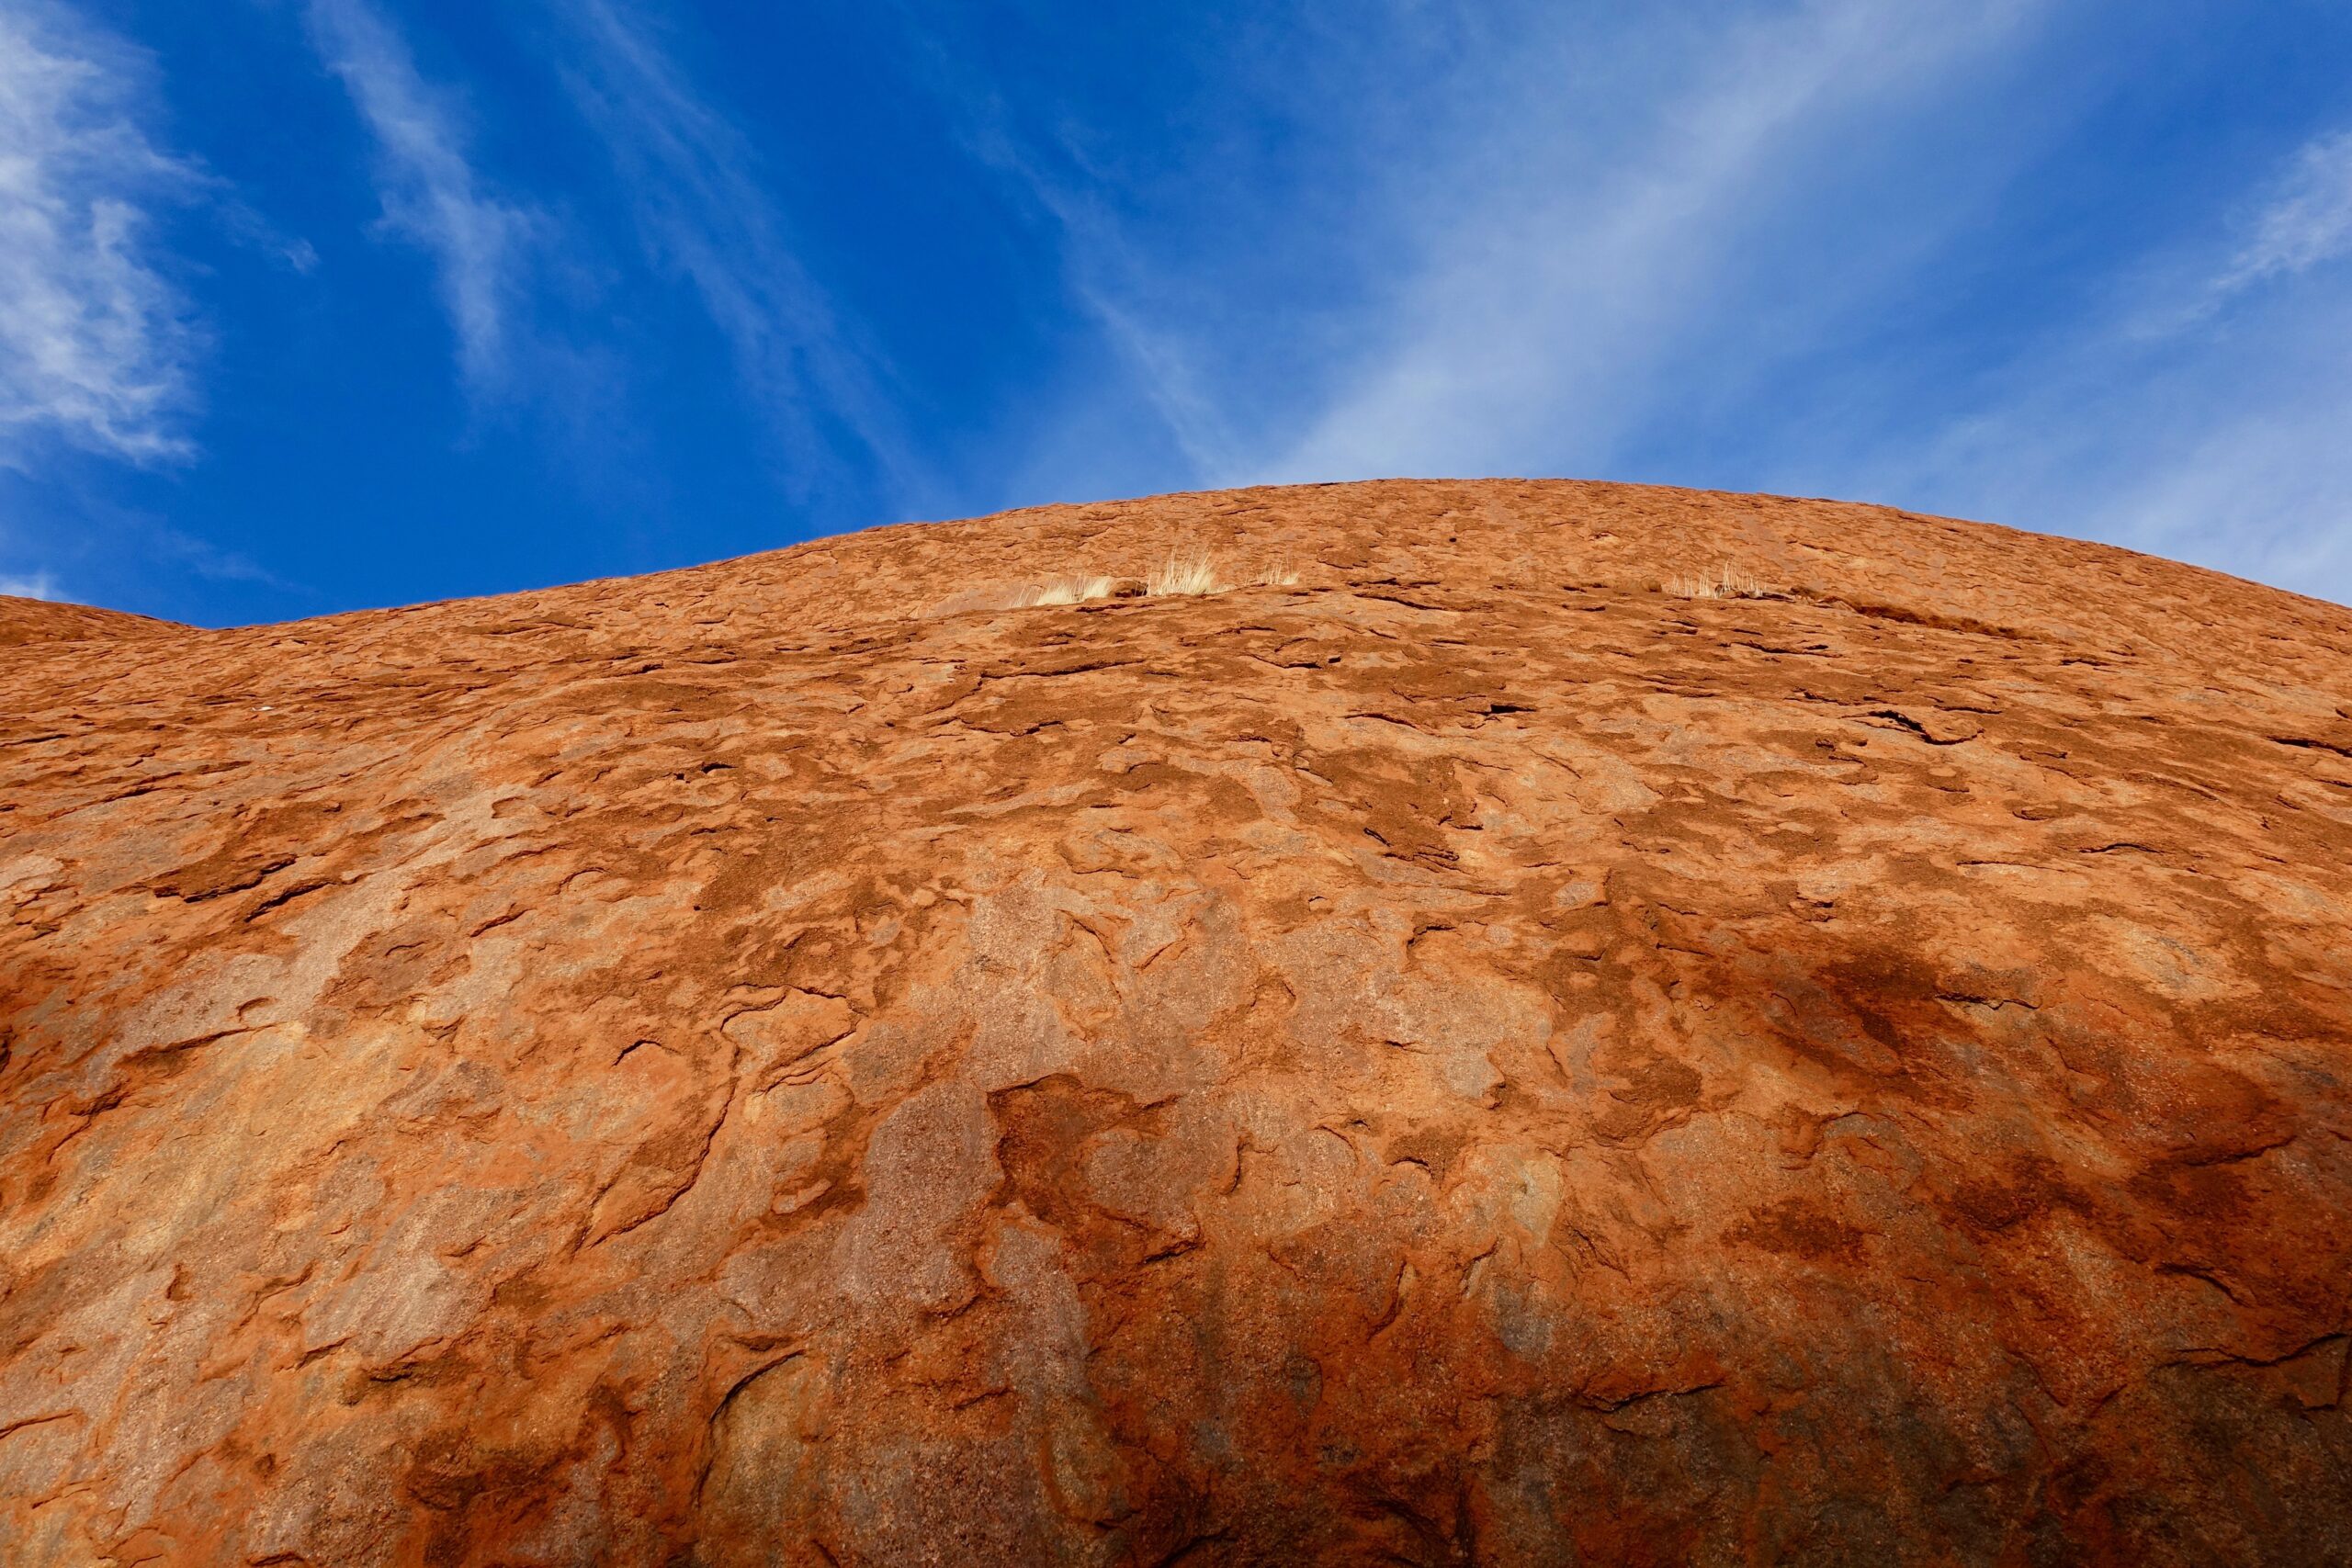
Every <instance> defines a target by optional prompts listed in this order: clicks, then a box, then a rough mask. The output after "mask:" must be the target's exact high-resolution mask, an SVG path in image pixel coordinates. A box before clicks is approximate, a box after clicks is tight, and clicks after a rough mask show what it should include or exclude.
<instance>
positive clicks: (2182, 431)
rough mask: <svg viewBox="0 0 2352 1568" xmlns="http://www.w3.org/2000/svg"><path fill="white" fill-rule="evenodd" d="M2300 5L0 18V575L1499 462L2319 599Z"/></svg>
mask: <svg viewBox="0 0 2352 1568" xmlns="http://www.w3.org/2000/svg"><path fill="white" fill-rule="evenodd" d="M2347 350H2352V6H2347V5H2345V4H2343V3H2341V0H2261V3H2260V4H2247V3H2246V0H1981V3H1963V0H1954V3H1951V4H1938V3H1935V0H1804V3H1799V0H1781V3H1773V4H1726V3H1705V0H1682V3H1676V0H1657V3H1652V4H1645V5H1641V6H1634V5H1629V4H1613V5H1578V4H1575V3H1573V0H1547V3H1541V4H1538V3H1532V0H1524V3H1523V0H1484V3H1477V4H1472V3H1467V0H1464V3H1458V4H1449V3H1446V0H1324V3H1310V0H1295V3H1285V0H1259V3H1257V4H1248V5H1244V4H1227V3H1219V0H1203V3H1195V4H1189V5H1182V6H1177V5H1133V6H1102V5H1099V4H1077V3H1074V0H1072V3H1060V0H997V3H995V4H990V5H988V6H967V5H947V4H922V3H918V0H806V3H775V0H765V3H755V0H704V3H702V4H699V5H694V6H688V5H684V4H682V3H676V0H672V3H668V4H664V3H661V0H505V3H502V4H499V5H495V6H485V5H481V4H479V3H478V0H475V3H465V4H460V3H458V0H440V3H425V0H207V3H206V4H204V5H201V6H192V5H189V4H187V0H0V592H37V593H41V594H47V595H52V596H56V597H63V598H73V599H78V600H82V601H85V602H88V603H96V604H110V605H116V606H119V607H122V608H126V609H133V610H139V611H143V612H146V613H149V614H153V615H167V616H172V617H175V618H179V619H186V620H191V621H196V622H199V623H203V624H207V625H221V624H230V623H239V622H248V621H257V620H271V619H283V618H288V617H292V616H297V615H311V614H318V613H322V612H325V611H331V610H338V609H346V608H353V607H357V606H363V605H374V604H396V603H405V602H412V601H416V600H421V599H429V598H438V597H445V596H448V595H453V594H463V593H484V592H500V591H503V590H508V589H514V588H521V587H529V586H537V585H543V584H548V583H554V582H564V581H576V580H579V579H582V578H585V577H591V576H597V575H604V574H610V573H616V572H633V571H642V570H655V569H659V568H662V567H667V566H675V565H682V564H685V563H689V562H694V561H699V560H707V559H712V558H719V557H724V556H729V555H736V554H741V553H744V552H747V551H751V550H756V549H763V548H768V547H775V546H778V545H782V544H787V543H790V542H793V541H795V540H797V539H801V538H806V537H809V536H814V535H820V534H825V533H832V532H837V531H840V530H842V529H846V528H853V527H859V526H864V525H868V524H873V523H880V522H888V521H895V520H899V519H901V518H908V517H944V516H961V515H968V514H973V513H982V512H988V511H993V510H997V509H1000V508H1003V507H1008V506H1015V505H1023V504H1027V503H1031V502H1045V501H1084V500H1095V499H1102V498H1107V497H1113V496H1123V495H1136V494H1147V493H1151V492H1154V491H1167V490H1179V489H1193V488H1204V487H1212V486H1220V485H1227V484H1238V483H1248V482H1256V481H1262V480H1304V479H1346V478H1360V477H1370V476H1379V475H1392V474H1411V475H1486V474H1540V475H1570V476H1577V477H1589V478H1606V479H1638V480H1649V481H1657V482H1666V483H1676V484H1688V485H1700V486H1708V487H1716V488H1724V489H1734V490H1764V491H1780V492H1783V493H1796V494H1806V495H1831V496H1839V497H1847V498H1853V499H1861V500H1872V501H1883V502H1892V503H1894V504H1899V505H1903V506H1908V507H1912V508H1916V509H1918V510H1921V511H1929V512H1939V513H1952V514H1956V515H1961V516H1972V517H1983V518H1989V519H1993V520H1996V521H2000V522H2007V523H2013V524H2016V525H2021V526H2027V527H2034V528H2041V529H2047V530H2051V531H2054V532H2061V533H2068V534H2075V535H2079V536H2086V537H2095V538H2101V539H2107V540H2111V541H2113V542H2116V543H2119V544H2125V545H2131V546H2133V547H2139V548H2143V549H2150V550H2154V551H2157V552H2159V553H2162V554H2166V555H2171V556H2176V557H2179V558H2186V559H2189V560H2194V561H2198V562H2200V563H2204V564H2208V565H2212V566H2216V567H2220V568H2222V569H2224V570H2230V571H2234V572H2237V573H2240V574H2241V575H2245V576H2249V577H2254V578H2257V579H2260V580H2263V581H2270V582H2275V583H2278V584H2281V585H2283V586H2287V587H2291V588H2295V589H2298V590H2301V591H2302V592H2312V593H2316V594H2319V595H2322V596H2324V597H2329V598H2333V599H2336V600H2338V601H2352V352H2347Z"/></svg>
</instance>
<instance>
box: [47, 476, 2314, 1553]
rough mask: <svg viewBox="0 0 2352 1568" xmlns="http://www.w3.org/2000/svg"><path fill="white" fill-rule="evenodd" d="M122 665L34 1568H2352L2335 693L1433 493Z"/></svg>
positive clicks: (2198, 601)
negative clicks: (1180, 583) (2047, 1566)
mask: <svg viewBox="0 0 2352 1568" xmlns="http://www.w3.org/2000/svg"><path fill="white" fill-rule="evenodd" d="M1196 551H1197V552H1205V553H1207V554H1209V555H1210V556H1212V557H1213V558H1215V559H1216V561H1217V562H1218V563H1220V565H1221V566H1222V568H1223V570H1224V571H1225V573H1226V575H1227V578H1228V579H1232V580H1240V581H1246V580H1248V579H1249V578H1250V577H1252V576H1255V575H1259V574H1261V573H1263V572H1268V571H1275V572H1279V570H1282V569H1287V570H1290V571H1294V572H1295V573H1296V579H1297V580H1296V581H1295V583H1293V584H1290V585H1287V586H1260V587H1244V588H1239V589H1237V590H1235V591H1232V592H1224V593H1219V594H1214V595H1209V596H1204V597H1167V596H1155V597H1146V598H1127V599H1112V600H1106V601H1103V602H1101V603H1097V604H1085V605H1081V606H1046V607H1040V608H1029V609H1011V608H991V607H990V606H992V605H1009V604H1012V603H1013V602H1014V601H1015V600H1016V599H1017V597H1018V596H1019V594H1020V592H1021V591H1022V590H1023V589H1024V588H1034V587H1035V586H1036V585H1037V584H1039V583H1040V582H1042V581H1046V580H1047V579H1053V578H1059V577H1062V576H1065V575H1068V574H1071V573H1098V574H1103V575H1107V576H1112V577H1121V576H1133V577H1144V576H1148V575H1149V573H1150V572H1151V570H1152V569H1153V568H1154V567H1155V566H1156V565H1159V563H1161V562H1163V561H1164V560H1165V559H1166V558H1168V557H1169V556H1170V555H1171V554H1179V555H1182V554H1185V553H1189V552H1196ZM1725 566H1727V567H1728V568H1730V569H1731V570H1732V572H1733V573H1734V574H1735V575H1745V576H1746V577H1748V578H1752V579H1753V580H1754V581H1756V582H1757V583H1758V584H1759V585H1760V586H1761V588H1762V589H1764V590H1768V591H1771V592H1776V593H1778V594H1780V595H1781V596H1779V597H1773V598H1764V599H1731V600H1718V599H1707V598H1684V597H1679V596H1677V595H1676V594H1675V593H1673V592H1659V591H1658V587H1657V585H1658V584H1659V583H1660V582H1662V581H1667V580H1668V579H1670V578H1673V577H1674V576H1676V575H1677V574H1686V573H1687V574H1698V573H1707V574H1710V575H1714V574H1716V573H1717V572H1718V569H1719V568H1722V567H1725ZM99 630H100V631H101V632H102V631H103V628H99ZM80 635H82V636H83V637H84V640H80V641H73V642H67V641H43V642H28V643H24V644H21V645H19V646H16V647H12V648H10V649H6V651H5V652H0V908H6V911H7V924H6V927H5V930H4V931H0V1292H5V1294H0V1559H5V1561H6V1562H8V1563H10V1564H16V1565H35V1564H40V1565H48V1564H67V1563H75V1564H78V1563H87V1562H116V1563H123V1564H129V1563H167V1564H180V1563H189V1564H195V1563H206V1564H209V1563H252V1564H265V1563H266V1564H296V1563H308V1564H318V1565H328V1564H335V1565H341V1564H377V1563H402V1564H423V1563H430V1564H454V1563H480V1564H490V1563H498V1564H510V1565H523V1564H571V1563H586V1562H614V1563H661V1564H680V1565H683V1564H689V1563H694V1564H708V1565H713V1568H717V1565H732V1564H750V1563H824V1562H835V1563H848V1562H888V1563H904V1562H938V1563H964V1562H1069V1563H1094V1562H1155V1563H1159V1562H1178V1561H1181V1562H1186V1563H1193V1564H1201V1563H1211V1562H1298V1561H1309V1560H1327V1561H1351V1562H1413V1563H1441V1562H1497V1563H1537V1562H1596V1563H1616V1562H1660V1563H1665V1562H1970V1563H1976V1562H1984V1563H1996V1562H1997V1563H2042V1562H2049V1563H2057V1562H2083V1561H2096V1562H2134V1563H2175V1562H2179V1563H2188V1562H2256V1561H2260V1562H2346V1561H2352V1416H2348V1415H2347V1404H2346V1343H2347V1339H2346V1331H2347V1328H2352V1321H2347V1318H2348V1315H2352V1309H2348V1308H2347V1294H2352V1224H2347V1219H2352V1096H2348V1095H2347V1084H2352V613H2346V612H2345V611H2342V610H2338V609H2336V608H2334V607H2332V606H2328V605H2324V604H2318V603H2316V602H2313V601H2309V600H2302V599H2298V598H2295V597H2293V596H2292V595H2289V594H2284V593H2278V592H2271V591H2269V590H2265V589H2259V588H2256V587H2252V586H2249V585H2247V584H2245V583H2240V582H2236V581H2230V580H2227V579H2223V578H2220V577H2216V576H2213V575H2211V574H2208V573H2204V572H2200V571H2197V570H2191V569H2188V568H2186V567H2180V566H2176V565H2171V564H2168V563H2165V562H2163V561H2158V560H2153V559H2148V558H2142V557H2136V556H2132V555H2129V554H2125V553H2122V552H2119V551H2116V550H2111V549H2106V548H2101V547H2094V546H2089V545H2083V544H2075V543H2070V542H2066V541H2062V540H2056V539H2048V538H2040V537H2035V536H2027V535H2021V534H2015V533H2010V532H2007V531H2005V530H2000V529H1995V528H1989V527H1984V526H1978V525H1962V524H1951V523H1944V522H1939V521H1935V520H1931V519H1924V518H1918V517H1913V516H1907V515H1904V514H1900V513H1889V512H1884V511H1881V510H1876V509H1871V508H1864V507H1854V506H1841V505H1832V504H1828V503H1826V502H1791V501H1772V500H1760V499H1750V498H1742V497H1732V496H1720V495H1707V494H1694V493H1688V492H1678V491H1656V490H1639V489H1628V488H1618V487H1610V486H1599V485H1581V484H1565V483H1563V484H1550V483H1546V484H1532V483H1488V484H1450V483H1428V484H1423V483H1388V484H1370V485H1356V486H1346V487H1327V488H1317V489H1311V490H1279V491H1277V490H1269V491H1242V492H1235V493H1229V494H1220V495H1204V496H1183V497H1172V498H1166V499H1162V500H1157V501H1149V502H1136V503H1132V504H1123V505H1114V506H1098V507H1083V508H1067V507H1065V508H1048V509H1044V510H1040V511H1035V512H1030V513H1017V514H1013V515H1010V516H1005V517H999V518H992V519H989V520H985V521H980V522H974V523H961V524H952V525H934V526H924V527H914V526H910V527H899V528H888V529H881V530H877V531H876V532H873V533H868V534H864V535H859V536H854V537H849V538H842V539H836V540H830V541H827V542H824V543H822V544H819V545H812V546H806V547H799V548H796V549H791V550H786V551H783V552H780V553H777V554H775V555H770V556H764V557H759V558H752V559H748V560H742V561H734V562H729V563H725V564H722V565H718V566H711V567H706V568H702V569H698V570H690V571H680V572H673V573H669V574H666V575H662V576H659V577H651V578H644V579H638V580H633V581H611V582H598V583H590V584H586V585H583V586H581V587H577V588H571V589H565V590H561V591H557V592H541V593H528V594H521V595H515V596H513V597H509V598H504V599H498V600H487V601H479V602H472V603H458V604H437V605H432V606H427V607H424V608H421V609H414V610H408V611H401V612H393V613H384V614H367V615H345V616H338V617H334V618H332V619H326V620H320V621H312V622H305V623H300V624H296V625H290V626H267V627H257V628H252V629H246V630H237V631H225V632H198V631H192V630H185V629H181V630H167V631H164V632H159V633H158V632H147V633H142V635H140V636H138V637H134V638H130V639H127V640H126V639H124V638H120V637H115V638H111V639H109V638H107V637H104V636H103V635H99V636H96V637H93V636H92V634H90V633H87V632H85V633H83V634H80Z"/></svg>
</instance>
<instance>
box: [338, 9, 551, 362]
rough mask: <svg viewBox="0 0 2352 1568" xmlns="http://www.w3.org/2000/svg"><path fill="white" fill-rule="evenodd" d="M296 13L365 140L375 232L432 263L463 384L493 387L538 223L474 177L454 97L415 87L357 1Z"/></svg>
mask: <svg viewBox="0 0 2352 1568" xmlns="http://www.w3.org/2000/svg"><path fill="white" fill-rule="evenodd" d="M306 16H307V19H308V22H309V25H310V32H311V41H312V43H313V45H314V46H315V47H316V48H317V50H318V52H319V55H320V57H321V58H322V60H323V61H324V62H326V65H327V68H328V69H329V70H330V71H332V72H334V74H335V75H336V76H338V77H339V78H341V79H342V81H343V84H344V86H345V89H346V90H347V91H348V92H349V94H350V96H351V101H352V105H353V107H355V108H356V109H357V110H358V113H359V118H360V120H361V121H362V123H363V124H365V125H366V127H367V129H368V134H369V136H370V137H371V138H372V140H373V141H374V143H375V180H376V189H377V195H378V197H379V199H380V200H381V202H382V204H383V211H384V218H383V221H384V226H385V228H386V229H387V231H390V232H391V233H394V234H397V235H399V236H400V237H401V238H402V239H404V240H407V241H409V242H410V243H413V244H415V245H418V246H420V247H422V248H423V249H424V250H425V251H426V252H428V253H429V254H431V255H432V257H433V261H434V266H435V275H436V278H437V283H438V288H439V292H440V296H441V303H442V307H443V309H444V310H445V311H446V312H447V316H448V318H449V325H450V330H451V331H452V333H454V334H455V336H456V339H457V355H458V369H459V371H460V373H461V375H462V377H463V378H464V381H465V384H466V386H467V388H468V389H469V391H471V392H473V393H475V394H476V395H481V394H486V393H491V392H494V391H497V390H499V389H502V387H503V384H504V383H505V381H506V380H507V378H508V375H509V371H510V369H511V367H512V358H513V349H514V345H515V336H516V331H515V316H516V315H517V313H518V311H519V310H521V309H522V307H523V306H524V304H525V302H526V301H525V296H526V288H527V283H528V276H527V275H528V272H529V267H530V253H531V248H532V246H533V244H534V243H536V241H537V238H538V236H539V233H540V231H541V229H542V228H543V225H544V220H542V219H541V217H540V216H539V215H538V213H537V212H536V211H535V210H534V209H531V208H530V207H528V206H526V205H524V204H522V203H519V202H515V201H512V200H509V199H507V198H505V197H502V196H500V195H498V194H497V193H496V192H495V191H494V190H492V188H491V186H490V185H489V183H488V182H487V181H486V180H484V179H483V178H482V177H481V175H479V174H478V173H477V171H476V170H475V168H474V165H473V164H472V162H471V161H470V160H469V156H468V153H467V147H466V141H467V137H466V129H465V121H464V116H463V113H462V111H461V108H460V107H459V104H458V100H457V99H456V97H455V96H453V95H451V94H450V93H449V92H447V91H446V90H444V89H442V88H439V87H436V86H435V85H433V84H431V83H428V82H427V81H425V79H424V76H423V75H422V74H420V73H419V72H418V70H417V67H416V61H415V57H414V56H413V53H412V52H411V51H410V49H409V47H408V44H407V42H406V41H405V40H404V39H402V38H401V35H400V33H399V32H398V31H397V30H395V29H394V28H393V27H392V25H391V24H390V22H388V21H387V20H386V19H385V18H384V17H383V16H382V15H381V14H380V13H379V12H378V11H377V10H376V9H375V7H373V6H370V5H368V3H367V0H310V3H309V7H308V10H307V12H306Z"/></svg>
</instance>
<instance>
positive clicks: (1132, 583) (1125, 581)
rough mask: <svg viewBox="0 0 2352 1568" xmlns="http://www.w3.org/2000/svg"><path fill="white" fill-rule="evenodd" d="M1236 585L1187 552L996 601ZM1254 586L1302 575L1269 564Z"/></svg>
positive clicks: (1207, 560)
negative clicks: (1134, 571) (1142, 568)
mask: <svg viewBox="0 0 2352 1568" xmlns="http://www.w3.org/2000/svg"><path fill="white" fill-rule="evenodd" d="M1236 586H1238V584H1235V583H1231V582H1227V581H1225V579H1224V578H1223V577H1222V576H1221V575H1220V574H1219V573H1218V570H1217V564H1216V560H1215V558H1212V557H1210V556H1209V555H1208V554H1207V553H1206V552H1204V551H1202V552H1193V553H1190V554H1187V553H1185V552H1182V551H1178V552H1175V553H1173V554H1171V555H1170V556H1169V558H1167V559H1166V560H1164V561H1162V562H1161V563H1160V564H1159V566H1158V567H1156V568H1155V569H1153V570H1152V571H1151V573H1150V575H1149V576H1148V577H1140V578H1137V577H1097V576H1091V575H1089V576H1080V577H1065V578H1062V579H1060V580H1059V581H1054V582H1046V583H1039V584H1036V585H1035V586H1032V587H1028V588H1022V589H1017V590H1015V591H1013V592H1012V595H1011V597H1010V598H999V599H996V600H995V603H996V604H1000V605H1003V606H1006V607H1008V608H1011V609H1015V610H1033V609H1036V608H1039V607H1041V606H1043V605H1047V604H1087V603H1089V602H1091V601H1092V600H1096V599H1130V598H1138V597H1141V596H1143V595H1146V594H1152V595H1165V594H1171V593H1182V594H1197V593H1224V592H1228V591H1230V590H1231V589H1233V588H1234V587H1236ZM1246 586H1249V587H1251V588H1295V587H1297V586H1298V573H1297V572H1295V571H1294V570H1291V569H1290V568H1289V567H1286V566H1268V567H1266V568H1264V569H1263V570H1261V571H1259V572H1258V573H1257V574H1256V575H1255V576H1253V577H1251V578H1250V579H1249V581H1248V583H1247V584H1246ZM986 598H987V595H986V594H984V593H980V592H977V591H974V592H966V593H963V594H959V595H957V596H956V598H955V599H954V600H951V601H949V602H948V607H946V608H943V610H942V611H941V612H939V613H941V614H948V613H952V611H953V610H955V609H977V608H981V607H983V602H984V600H985V599H986Z"/></svg>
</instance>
